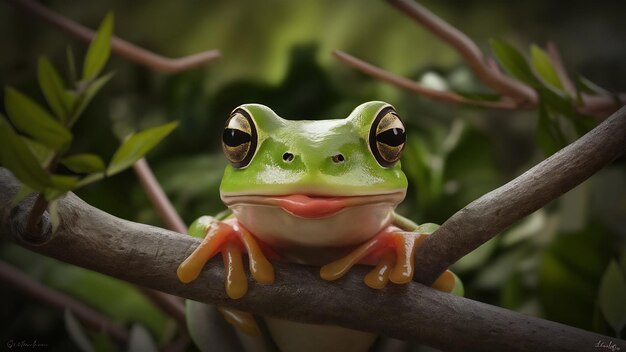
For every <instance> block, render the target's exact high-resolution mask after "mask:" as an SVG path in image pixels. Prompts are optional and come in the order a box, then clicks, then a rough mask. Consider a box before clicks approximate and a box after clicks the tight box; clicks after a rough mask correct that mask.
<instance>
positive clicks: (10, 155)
mask: <svg viewBox="0 0 626 352" xmlns="http://www.w3.org/2000/svg"><path fill="white" fill-rule="evenodd" d="M0 161H1V162H2V165H3V166H4V167H6V168H7V169H9V170H10V171H11V172H12V173H13V175H15V177H16V178H17V179H18V180H20V181H21V182H22V183H24V184H25V185H27V186H29V187H30V188H32V189H34V190H36V191H43V190H44V189H45V188H46V187H48V186H49V185H50V179H49V177H48V174H47V173H46V172H45V171H44V170H43V169H42V168H41V165H39V161H38V160H37V158H35V156H34V155H33V153H32V152H31V151H30V149H28V146H26V144H24V142H23V141H22V139H21V138H20V137H19V136H18V135H17V134H16V133H15V132H14V131H13V129H12V128H11V126H10V125H9V123H8V122H7V121H6V119H5V118H4V116H2V115H0Z"/></svg>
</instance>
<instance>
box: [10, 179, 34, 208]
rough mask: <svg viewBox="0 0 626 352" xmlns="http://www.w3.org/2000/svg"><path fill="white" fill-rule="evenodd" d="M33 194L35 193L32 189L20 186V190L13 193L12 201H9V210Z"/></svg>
mask: <svg viewBox="0 0 626 352" xmlns="http://www.w3.org/2000/svg"><path fill="white" fill-rule="evenodd" d="M33 193H35V190H34V189H32V188H30V187H28V186H27V185H24V184H22V185H21V187H20V189H19V190H18V191H17V193H15V196H13V199H11V208H14V207H15V206H16V205H18V204H19V203H20V202H21V201H23V200H24V199H25V198H26V197H28V196H30V195H31V194H33Z"/></svg>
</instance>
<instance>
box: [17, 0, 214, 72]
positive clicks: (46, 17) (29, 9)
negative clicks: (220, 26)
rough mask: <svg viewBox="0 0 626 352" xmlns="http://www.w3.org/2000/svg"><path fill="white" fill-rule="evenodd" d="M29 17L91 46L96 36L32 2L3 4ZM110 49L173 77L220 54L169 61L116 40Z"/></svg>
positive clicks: (32, 0)
mask: <svg viewBox="0 0 626 352" xmlns="http://www.w3.org/2000/svg"><path fill="white" fill-rule="evenodd" d="M5 1H7V2H8V3H10V4H12V5H14V6H15V7H17V8H19V9H20V10H23V11H25V12H26V13H28V14H29V15H33V16H35V17H36V18H38V19H40V20H42V21H43V22H46V23H48V24H49V25H51V26H53V27H56V28H58V29H60V30H61V31H63V32H65V33H68V34H71V35H73V36H74V37H76V38H78V39H80V40H83V41H85V42H90V41H91V40H92V39H93V37H94V35H95V32H94V31H92V30H91V29H89V28H87V27H84V26H82V25H80V24H78V23H76V22H74V21H71V20H69V19H67V18H65V17H63V16H61V15H59V14H58V13H55V12H53V11H51V10H50V9H48V8H46V7H45V6H43V5H41V4H39V3H38V2H37V1H34V0H5ZM111 49H112V50H113V51H114V52H115V53H117V54H119V55H120V56H123V57H125V58H127V59H129V60H131V61H134V62H136V63H138V64H140V65H144V66H147V67H149V68H151V69H153V70H156V71H161V72H167V73H176V72H181V71H186V70H190V69H193V68H196V67H198V66H202V65H205V64H207V63H209V62H211V61H213V60H215V59H217V58H219V57H220V52H219V50H208V51H203V52H200V53H197V54H193V55H189V56H185V57H181V58H177V59H171V58H168V57H164V56H161V55H157V54H155V53H153V52H151V51H148V50H146V49H144V48H141V47H138V46H136V45H134V44H132V43H129V42H127V41H125V40H123V39H120V38H118V37H113V38H111Z"/></svg>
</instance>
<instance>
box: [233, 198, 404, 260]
mask: <svg viewBox="0 0 626 352" xmlns="http://www.w3.org/2000/svg"><path fill="white" fill-rule="evenodd" d="M404 196H405V192H392V193H384V194H373V195H360V196H340V197H328V196H315V195H304V194H291V195H283V196H276V195H236V196H228V195H224V194H223V195H222V200H223V201H224V203H225V204H226V205H227V206H228V207H229V208H230V209H231V210H232V211H233V213H234V215H235V217H236V218H237V220H238V221H239V223H241V225H243V226H244V227H245V228H247V229H248V230H249V231H251V232H252V233H253V234H254V235H255V236H257V237H259V238H260V239H261V240H263V241H264V242H266V243H268V244H269V245H272V246H276V247H283V248H284V247H344V246H350V245H355V244H358V243H361V242H364V241H366V240H367V239H369V238H371V237H373V236H374V235H376V234H377V233H378V232H379V231H380V230H381V229H382V228H384V227H385V226H387V225H389V224H390V223H391V220H392V217H393V210H394V209H395V207H396V205H397V204H398V203H400V202H401V201H402V200H403V199H404Z"/></svg>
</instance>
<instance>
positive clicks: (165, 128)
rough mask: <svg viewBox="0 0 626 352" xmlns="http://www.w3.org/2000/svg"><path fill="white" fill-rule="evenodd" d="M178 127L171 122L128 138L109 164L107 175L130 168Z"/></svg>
mask: <svg viewBox="0 0 626 352" xmlns="http://www.w3.org/2000/svg"><path fill="white" fill-rule="evenodd" d="M177 126H178V122H170V123H167V124H165V125H161V126H158V127H153V128H150V129H147V130H145V131H142V132H139V133H137V134H133V135H131V136H130V137H128V138H127V139H126V141H124V143H122V145H121V146H120V147H119V148H118V149H117V151H116V152H115V154H114V155H113V159H111V163H110V164H109V168H108V170H107V175H109V176H110V175H114V174H116V173H118V172H120V171H122V170H124V169H126V168H128V167H130V166H131V165H132V164H134V163H135V162H136V161H137V160H139V159H141V158H142V157H143V156H144V155H145V154H146V153H148V152H149V151H150V150H151V149H152V148H154V147H155V146H156V145H157V144H159V142H160V141H161V140H162V139H163V138H165V137H166V136H167V135H168V134H170V133H171V132H172V131H173V130H174V129H175V128H176V127H177Z"/></svg>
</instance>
